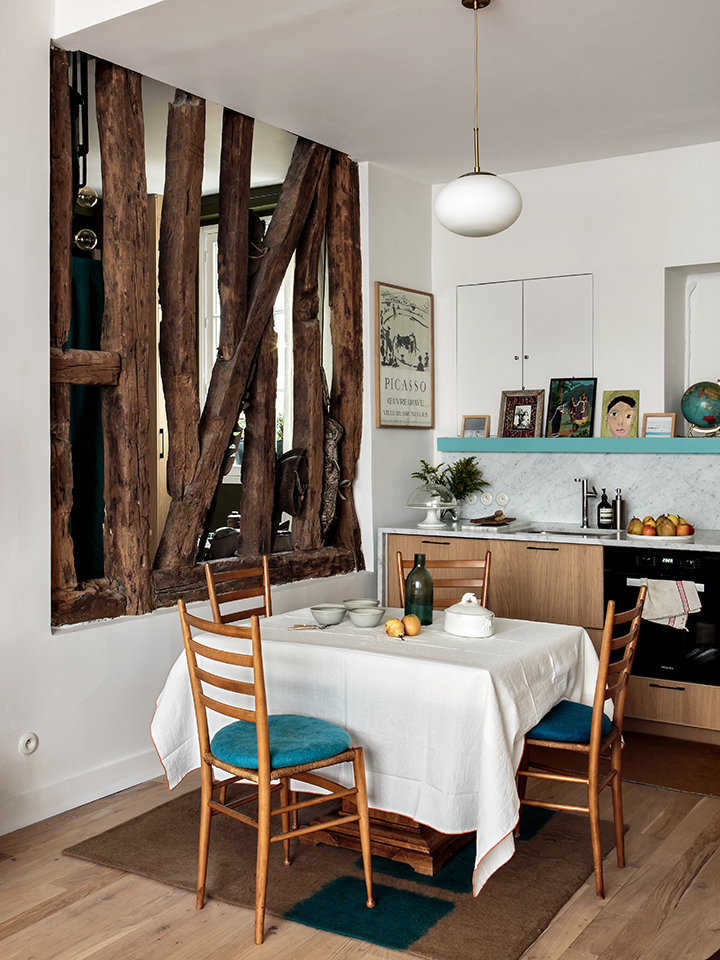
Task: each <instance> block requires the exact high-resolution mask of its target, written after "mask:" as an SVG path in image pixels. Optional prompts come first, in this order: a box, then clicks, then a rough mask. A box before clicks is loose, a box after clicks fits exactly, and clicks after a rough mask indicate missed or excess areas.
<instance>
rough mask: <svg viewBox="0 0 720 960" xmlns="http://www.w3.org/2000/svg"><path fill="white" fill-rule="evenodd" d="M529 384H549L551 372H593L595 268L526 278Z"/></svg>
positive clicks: (526, 372)
mask: <svg viewBox="0 0 720 960" xmlns="http://www.w3.org/2000/svg"><path fill="white" fill-rule="evenodd" d="M523 299H524V304H523V313H524V325H523V363H524V371H523V373H524V376H523V379H524V387H525V389H526V390H536V389H537V390H545V402H546V404H547V399H548V395H547V391H548V389H549V387H550V378H551V377H592V376H593V369H594V366H593V278H592V274H578V275H577V276H569V277H543V278H542V279H539V280H525V281H524V284H523Z"/></svg>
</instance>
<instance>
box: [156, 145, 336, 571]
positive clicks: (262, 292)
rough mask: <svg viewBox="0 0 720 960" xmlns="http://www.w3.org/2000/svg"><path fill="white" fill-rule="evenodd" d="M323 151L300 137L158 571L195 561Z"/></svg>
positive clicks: (217, 375)
mask: <svg viewBox="0 0 720 960" xmlns="http://www.w3.org/2000/svg"><path fill="white" fill-rule="evenodd" d="M326 153H327V147H323V146H320V145H319V144H317V143H312V142H310V141H308V140H303V139H299V140H298V142H297V144H296V147H295V152H294V154H293V159H292V161H291V164H290V169H289V171H288V174H287V177H286V178H285V183H284V184H283V189H282V192H281V194H280V199H279V201H278V205H277V208H276V210H275V213H274V215H273V218H272V221H271V223H270V228H269V230H268V233H267V236H266V240H265V243H266V247H267V253H266V254H265V256H264V257H263V258H262V260H261V261H260V266H259V268H258V270H257V272H256V273H255V274H253V277H252V280H251V285H250V295H249V301H248V304H249V305H248V315H247V322H246V324H245V329H244V330H243V334H242V337H241V339H240V342H239V344H238V346H237V348H236V350H235V353H234V354H233V356H232V359H230V360H227V361H222V360H217V361H216V363H215V367H214V368H213V373H212V379H211V382H210V388H209V390H208V397H207V401H206V403H205V408H204V410H203V414H202V419H201V422H200V444H201V456H200V460H199V461H198V467H197V470H196V472H195V476H194V477H193V479H192V481H191V482H190V483H189V484H188V485H187V487H186V488H185V490H184V492H183V496H182V499H181V500H174V501H173V503H172V505H171V507H170V511H169V513H168V518H167V521H166V524H165V532H164V534H163V538H162V541H161V542H160V546H159V548H158V552H157V556H156V559H155V564H156V567H158V568H159V569H167V568H172V567H179V566H184V565H186V564H187V563H188V562H191V561H193V560H194V558H195V553H196V550H197V538H198V535H199V532H200V531H201V530H202V527H203V520H204V517H205V513H206V511H207V509H208V507H209V505H210V504H211V503H212V499H213V495H214V493H215V488H216V487H217V484H218V483H219V480H220V469H221V466H222V463H223V460H224V458H225V454H226V452H227V449H228V446H229V443H230V438H231V436H232V432H233V429H234V427H235V424H236V422H237V417H238V413H239V411H240V404H241V400H242V398H243V396H244V395H245V393H246V392H247V389H248V386H249V378H250V374H251V371H252V367H253V363H254V359H255V355H256V353H257V350H258V347H259V345H260V340H261V338H262V334H263V331H264V330H265V327H266V326H267V324H268V322H269V318H270V316H271V315H272V306H273V304H274V302H275V299H276V297H277V294H278V291H279V289H280V285H281V283H282V280H283V277H284V276H285V272H286V270H287V267H288V264H289V263H290V258H291V257H292V254H293V253H294V251H295V248H296V247H297V243H298V240H299V239H300V234H301V233H302V230H303V227H304V225H305V220H306V218H307V213H308V210H309V207H310V204H311V202H312V198H313V195H314V192H315V186H316V184H317V179H318V176H319V174H320V170H321V168H322V164H323V161H324V158H325V155H326Z"/></svg>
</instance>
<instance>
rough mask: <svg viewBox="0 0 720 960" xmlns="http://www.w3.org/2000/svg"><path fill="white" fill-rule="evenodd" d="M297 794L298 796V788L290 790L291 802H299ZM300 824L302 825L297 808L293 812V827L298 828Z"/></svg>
mask: <svg viewBox="0 0 720 960" xmlns="http://www.w3.org/2000/svg"><path fill="white" fill-rule="evenodd" d="M297 796H298V795H297V790H291V791H290V802H291V803H297ZM299 825H300V823H299V820H298V812H297V810H293V812H292V828H293V830H297V828H298V826H299Z"/></svg>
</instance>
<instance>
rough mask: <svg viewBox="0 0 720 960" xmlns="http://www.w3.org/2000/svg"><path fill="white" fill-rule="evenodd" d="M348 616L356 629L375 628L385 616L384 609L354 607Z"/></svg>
mask: <svg viewBox="0 0 720 960" xmlns="http://www.w3.org/2000/svg"><path fill="white" fill-rule="evenodd" d="M348 616H349V617H350V619H351V620H352V622H353V623H354V624H355V626H356V627H376V626H377V625H378V624H379V623H380V621H381V620H382V618H383V617H384V616H385V607H355V608H354V609H352V610H348Z"/></svg>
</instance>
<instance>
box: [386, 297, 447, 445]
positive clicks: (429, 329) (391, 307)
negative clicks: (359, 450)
mask: <svg viewBox="0 0 720 960" xmlns="http://www.w3.org/2000/svg"><path fill="white" fill-rule="evenodd" d="M375 333H376V341H375V370H376V373H377V401H376V402H377V410H376V425H377V426H378V427H415V428H416V429H417V428H425V429H429V428H431V427H433V426H434V425H435V407H434V400H433V384H434V376H433V371H434V360H433V295H432V294H431V293H423V292H422V291H421V290H410V289H408V288H407V287H395V286H393V285H392V284H390V283H380V282H379V281H377V282H376V283H375Z"/></svg>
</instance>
